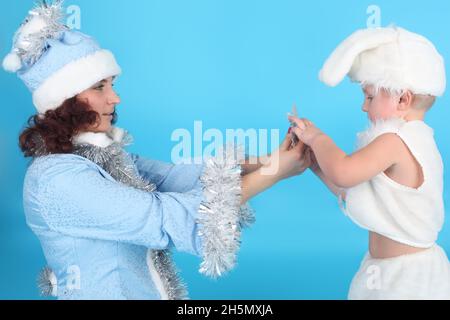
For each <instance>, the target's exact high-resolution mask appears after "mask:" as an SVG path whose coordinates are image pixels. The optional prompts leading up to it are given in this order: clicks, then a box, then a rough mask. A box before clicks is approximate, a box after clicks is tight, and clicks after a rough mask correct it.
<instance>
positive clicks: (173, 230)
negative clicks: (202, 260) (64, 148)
mask: <svg viewBox="0 0 450 320" xmlns="http://www.w3.org/2000/svg"><path fill="white" fill-rule="evenodd" d="M40 176H41V177H42V179H41V182H40V183H39V185H38V187H39V191H38V194H39V195H40V197H41V201H40V202H41V203H42V209H41V214H42V217H43V218H44V220H45V223H46V224H47V225H48V227H49V228H50V229H52V230H54V231H57V232H59V233H62V234H66V235H70V236H73V237H80V238H91V239H92V238H93V239H99V240H112V241H119V242H126V243H133V244H137V245H142V246H146V247H148V248H152V249H166V248H168V247H170V246H171V245H173V246H175V247H176V248H177V250H180V251H186V252H189V253H192V254H198V253H199V252H201V243H200V238H199V237H197V233H198V225H197V223H196V219H197V218H198V208H199V206H200V204H201V202H202V201H203V194H202V192H201V190H199V189H193V190H191V191H189V192H185V193H176V192H152V193H150V192H145V191H141V190H138V189H136V188H132V187H129V186H126V185H123V184H121V183H118V182H116V181H113V180H112V179H111V178H109V179H108V178H106V177H105V176H104V175H103V174H102V172H101V171H99V170H98V168H97V167H96V166H95V165H94V164H92V163H90V162H88V161H86V160H84V159H82V158H76V159H73V160H72V159H71V160H70V161H64V162H63V161H61V162H56V163H54V165H53V166H51V167H50V168H47V169H46V170H45V171H44V172H42V173H41V175H40Z"/></svg>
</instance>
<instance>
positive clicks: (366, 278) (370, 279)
mask: <svg viewBox="0 0 450 320" xmlns="http://www.w3.org/2000/svg"><path fill="white" fill-rule="evenodd" d="M348 298H349V299H350V300H406V299H408V300H428V299H436V300H441V299H446V300H447V299H450V262H449V261H448V258H447V255H446V254H445V251H444V250H443V249H442V248H441V247H439V246H438V245H434V246H433V247H431V248H430V249H427V250H425V251H421V252H418V253H414V254H408V255H403V256H399V257H395V258H389V259H374V258H372V257H371V256H370V254H369V253H367V254H366V256H365V257H364V259H363V261H362V263H361V267H360V269H359V271H358V272H357V273H356V275H355V277H354V278H353V281H352V284H351V286H350V292H349V294H348Z"/></svg>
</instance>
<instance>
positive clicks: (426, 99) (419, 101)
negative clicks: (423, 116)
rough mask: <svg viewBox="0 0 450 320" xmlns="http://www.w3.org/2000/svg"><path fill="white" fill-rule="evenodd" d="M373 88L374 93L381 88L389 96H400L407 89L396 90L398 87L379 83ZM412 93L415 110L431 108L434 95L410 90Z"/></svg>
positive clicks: (434, 100) (434, 98) (434, 99)
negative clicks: (389, 86)
mask: <svg viewBox="0 0 450 320" xmlns="http://www.w3.org/2000/svg"><path fill="white" fill-rule="evenodd" d="M366 85H367V84H361V86H363V87H364V86H366ZM373 88H374V94H375V95H377V94H378V93H379V92H380V91H381V90H383V91H384V92H386V93H387V94H388V95H389V96H391V97H401V96H403V95H404V94H405V93H406V92H407V91H408V90H407V89H404V90H398V89H393V88H385V87H383V86H379V85H378V86H377V85H373ZM412 94H413V104H412V106H413V108H414V109H416V110H424V111H428V110H430V109H431V107H432V106H433V105H434V103H435V102H436V96H432V95H428V94H415V93H414V92H412Z"/></svg>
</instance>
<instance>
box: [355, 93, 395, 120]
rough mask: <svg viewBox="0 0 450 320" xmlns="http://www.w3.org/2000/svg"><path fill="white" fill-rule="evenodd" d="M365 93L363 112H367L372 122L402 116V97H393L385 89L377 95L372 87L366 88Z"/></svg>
mask: <svg viewBox="0 0 450 320" xmlns="http://www.w3.org/2000/svg"><path fill="white" fill-rule="evenodd" d="M363 92H364V103H363V107H362V110H363V111H364V112H367V115H368V117H369V119H370V121H372V122H373V121H376V120H386V119H389V118H393V117H401V116H402V113H401V112H400V111H399V110H398V105H399V102H400V97H395V96H391V95H389V93H388V92H386V91H385V90H383V89H381V90H379V92H378V94H375V89H374V87H373V86H372V85H367V86H364V87H363Z"/></svg>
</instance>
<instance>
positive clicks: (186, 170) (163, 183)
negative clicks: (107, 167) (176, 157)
mask: <svg viewBox="0 0 450 320" xmlns="http://www.w3.org/2000/svg"><path fill="white" fill-rule="evenodd" d="M130 156H131V158H132V160H133V162H134V164H135V165H136V168H137V169H138V172H139V174H140V175H141V176H142V177H143V178H144V179H146V180H147V181H149V182H153V183H154V184H155V185H156V188H157V189H158V190H159V191H161V192H186V191H188V190H191V189H193V188H195V187H196V186H197V185H198V182H199V178H200V176H201V174H202V172H203V164H177V165H174V164H169V163H165V162H162V161H158V160H152V159H148V158H144V157H141V156H139V155H137V154H131V155H130Z"/></svg>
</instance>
